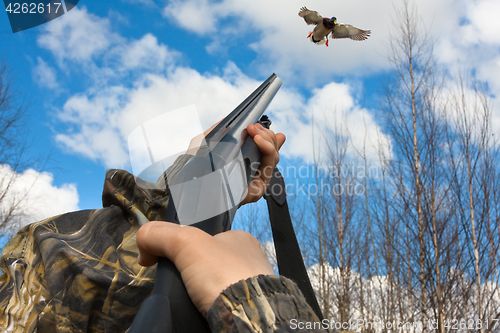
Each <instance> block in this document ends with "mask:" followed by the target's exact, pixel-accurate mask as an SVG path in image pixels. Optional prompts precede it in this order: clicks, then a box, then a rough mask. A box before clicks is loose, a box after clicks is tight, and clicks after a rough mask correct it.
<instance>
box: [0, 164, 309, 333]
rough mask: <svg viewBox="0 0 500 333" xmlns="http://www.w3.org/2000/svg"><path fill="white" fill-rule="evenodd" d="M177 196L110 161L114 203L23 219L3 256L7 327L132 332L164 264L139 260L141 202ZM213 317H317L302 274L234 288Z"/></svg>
mask: <svg viewBox="0 0 500 333" xmlns="http://www.w3.org/2000/svg"><path fill="white" fill-rule="evenodd" d="M163 187H165V186H163ZM168 200H169V193H168V189H167V190H165V189H162V186H161V184H158V186H157V187H156V188H155V187H154V186H149V187H148V188H146V187H144V186H138V185H137V183H136V180H135V178H134V176H133V175H131V174H129V173H128V172H126V171H123V170H108V172H107V173H106V179H105V184H104V191H103V207H104V208H102V209H97V210H83V211H78V212H72V213H67V214H63V215H59V216H55V217H52V218H49V219H46V220H44V221H41V222H37V223H33V224H31V225H28V226H26V227H24V228H22V229H21V230H20V231H19V232H18V233H17V234H16V235H15V236H14V237H13V238H12V239H11V240H10V242H9V243H8V244H7V245H6V246H5V247H4V249H3V251H2V256H1V258H0V269H1V270H2V271H3V274H1V275H0V309H1V311H2V312H1V314H0V331H1V332H16V333H17V332H26V333H31V332H39V333H45V332H96V333H97V332H112V333H115V332H125V331H126V330H127V329H128V327H129V326H130V325H131V323H132V321H133V319H134V317H135V314H136V313H137V311H138V309H139V307H140V304H141V303H142V302H143V301H144V300H145V299H146V298H147V297H148V295H149V294H150V293H151V291H152V289H153V285H154V277H155V267H150V268H145V267H142V266H140V265H139V264H138V263H137V255H138V249H137V245H136V241H135V236H136V232H137V230H138V228H139V223H138V221H137V216H138V212H140V214H139V215H142V216H146V217H147V219H148V220H162V216H165V209H166V205H167V203H168ZM208 319H209V324H210V327H211V328H212V330H213V332H275V331H276V332H279V331H282V330H283V329H285V332H287V331H290V332H292V331H294V330H288V329H286V328H285V327H286V326H287V321H289V320H290V319H297V320H299V321H300V320H302V321H313V320H314V319H315V317H314V314H313V312H312V310H311V309H310V308H309V307H308V305H307V304H306V302H305V300H304V298H303V296H302V295H301V293H300V291H299V290H298V289H297V287H296V286H295V284H294V283H293V282H291V281H290V280H287V279H285V278H282V277H278V276H273V277H264V276H261V277H258V278H257V277H256V278H252V279H249V280H247V281H240V282H238V283H236V284H234V285H233V286H231V287H229V288H228V289H227V290H225V291H224V292H223V293H222V294H221V295H220V296H219V298H218V299H217V300H216V301H215V302H214V304H213V305H212V307H211V308H210V310H209V317H208ZM316 320H317V319H316Z"/></svg>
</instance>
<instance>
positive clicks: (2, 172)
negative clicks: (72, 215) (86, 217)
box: [0, 164, 79, 231]
mask: <svg viewBox="0 0 500 333" xmlns="http://www.w3.org/2000/svg"><path fill="white" fill-rule="evenodd" d="M9 180H13V181H12V182H11V183H9ZM53 181H54V176H53V175H52V174H51V173H49V172H41V173H40V172H37V171H35V170H33V169H27V170H25V171H24V172H22V173H16V172H15V171H14V170H12V169H11V167H10V166H9V165H6V164H2V165H0V193H7V195H6V196H5V197H4V198H3V199H2V201H1V202H0V211H1V212H2V215H4V214H5V213H6V212H8V211H9V210H10V209H11V207H14V206H16V207H15V209H14V211H13V215H16V216H17V217H16V218H15V219H14V220H13V224H12V225H10V227H8V228H9V229H10V231H17V229H19V228H20V227H22V226H24V225H27V224H29V223H32V222H36V221H40V220H43V219H45V218H48V217H51V216H55V215H59V214H62V213H66V212H70V211H75V210H78V209H79V208H78V200H79V199H78V192H77V190H76V186H75V184H63V185H61V186H56V185H54V184H53ZM7 186H9V187H7Z"/></svg>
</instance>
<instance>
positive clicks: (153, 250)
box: [137, 221, 274, 317]
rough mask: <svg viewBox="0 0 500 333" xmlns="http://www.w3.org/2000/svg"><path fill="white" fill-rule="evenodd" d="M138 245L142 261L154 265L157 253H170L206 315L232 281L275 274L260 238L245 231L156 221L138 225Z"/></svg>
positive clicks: (169, 256) (165, 255) (189, 289)
mask: <svg viewBox="0 0 500 333" xmlns="http://www.w3.org/2000/svg"><path fill="white" fill-rule="evenodd" d="M137 245H138V247H139V257H138V261H139V264H141V265H143V266H152V265H154V264H155V263H156V262H157V261H158V257H167V258H169V259H170V260H171V261H172V262H173V263H174V264H175V266H176V267H177V269H178V270H179V272H180V273H181V276H182V281H183V282H184V285H185V286H186V289H187V291H188V294H189V297H191V300H192V301H193V303H194V305H195V306H196V307H197V308H198V310H199V311H200V312H201V313H202V314H203V315H204V316H205V317H206V315H207V311H208V308H209V307H210V306H211V305H212V303H213V302H214V301H215V299H216V298H217V297H218V296H219V294H220V293H221V292H222V291H223V290H224V289H226V288H227V287H229V286H230V285H232V284H234V283H236V282H238V281H240V280H243V279H247V278H250V277H253V276H257V275H260V274H265V275H272V274H274V271H273V268H272V266H271V264H270V263H269V260H268V259H267V257H266V255H265V254H264V252H263V251H262V249H261V247H260V244H259V242H258V241H257V239H255V238H254V237H253V236H252V235H250V234H249V233H247V232H244V231H238V230H230V231H226V232H223V233H220V234H217V235H215V236H211V235H209V234H207V233H206V232H204V231H202V230H200V229H198V228H195V227H191V226H180V225H178V224H173V223H168V222H154V221H153V222H148V223H146V224H145V225H143V226H142V227H141V228H140V229H139V231H138V232H137Z"/></svg>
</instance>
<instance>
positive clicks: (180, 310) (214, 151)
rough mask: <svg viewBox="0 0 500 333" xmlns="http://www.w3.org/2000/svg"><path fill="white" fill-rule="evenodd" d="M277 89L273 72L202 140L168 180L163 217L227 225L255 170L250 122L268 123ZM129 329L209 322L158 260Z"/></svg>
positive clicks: (183, 332)
mask: <svg viewBox="0 0 500 333" xmlns="http://www.w3.org/2000/svg"><path fill="white" fill-rule="evenodd" d="M280 87H281V79H279V78H278V77H277V76H276V74H272V75H271V76H270V77H269V78H268V79H267V80H266V81H264V83H262V84H261V85H260V86H259V87H258V88H257V89H256V90H255V91H254V92H253V93H251V94H250V95H249V96H248V97H247V98H246V99H245V100H244V101H243V102H242V103H241V104H240V105H238V106H237V107H236V108H235V109H234V110H233V111H232V112H231V113H230V114H229V115H228V116H227V117H225V118H224V119H223V120H222V121H221V122H220V123H219V124H218V125H217V126H216V127H215V128H214V129H213V130H212V131H211V132H210V133H209V134H208V135H207V136H206V137H205V140H204V141H203V142H202V144H201V145H200V147H199V148H198V151H197V152H196V154H195V155H194V156H193V157H192V158H191V159H190V160H189V161H188V162H187V163H186V164H185V165H184V166H183V167H182V168H181V169H180V170H179V171H178V172H177V173H175V175H173V176H172V177H171V179H167V180H166V183H168V187H169V190H170V200H169V203H168V206H167V210H166V217H165V220H166V221H169V222H174V223H178V224H181V225H192V226H194V227H197V228H200V229H202V230H204V231H205V232H207V233H209V234H211V235H215V234H218V233H220V232H224V231H227V230H229V229H230V228H231V224H232V221H233V219H234V216H235V214H236V211H237V209H238V207H239V204H240V202H241V199H242V197H243V195H244V194H245V191H246V189H247V187H248V184H249V183H250V181H251V180H252V179H253V177H254V176H255V174H256V172H257V170H258V169H259V165H260V161H261V152H260V150H259V148H258V147H257V145H256V144H255V142H254V141H253V139H252V137H250V136H249V135H248V134H247V131H246V128H247V126H248V125H249V124H255V123H257V122H259V123H261V124H262V125H263V126H264V127H269V125H270V121H269V120H268V118H267V117H266V116H263V113H264V111H265V110H266V108H267V106H268V105H269V103H270V102H271V100H272V99H273V98H274V96H275V94H276V92H277V91H278V89H279V88H280ZM128 332H129V333H143V332H148V333H149V332H161V333H163V332H165V333H192V332H196V333H203V332H207V333H209V332H210V329H209V327H208V323H207V321H206V320H205V318H203V316H202V315H201V313H200V312H198V310H197V309H196V307H195V306H194V304H193V303H192V302H191V299H190V298H189V296H188V294H187V291H186V288H185V286H184V284H183V283H182V279H181V276H180V273H179V272H178V271H177V269H176V268H175V265H174V264H173V263H172V262H171V261H170V260H168V259H166V258H160V260H159V261H158V266H157V272H156V280H155V286H154V289H153V292H152V294H151V296H149V298H147V299H146V300H145V301H144V303H143V304H142V306H141V308H140V309H139V312H138V313H137V315H136V317H135V319H134V322H133V323H132V326H131V327H130V329H129V331H128Z"/></svg>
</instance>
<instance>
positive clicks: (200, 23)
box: [162, 0, 220, 35]
mask: <svg viewBox="0 0 500 333" xmlns="http://www.w3.org/2000/svg"><path fill="white" fill-rule="evenodd" d="M218 12H219V6H218V5H216V4H215V3H211V2H210V1H208V0H190V1H179V0H174V1H170V3H169V4H168V5H167V6H166V7H165V8H164V9H163V12H162V13H163V16H165V17H167V18H169V19H172V20H174V21H175V22H176V23H177V24H178V25H179V26H180V27H182V28H184V29H186V30H188V31H191V32H195V33H197V34H200V35H206V34H208V33H210V32H213V31H215V23H216V20H217V17H218V16H219V15H218V14H220V13H218Z"/></svg>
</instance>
